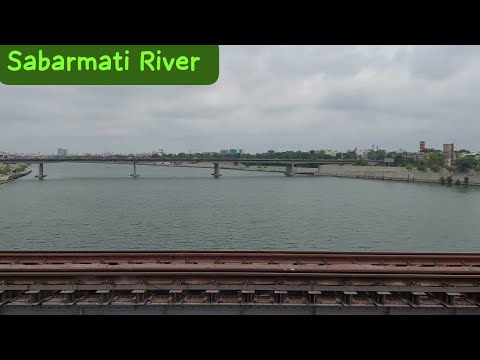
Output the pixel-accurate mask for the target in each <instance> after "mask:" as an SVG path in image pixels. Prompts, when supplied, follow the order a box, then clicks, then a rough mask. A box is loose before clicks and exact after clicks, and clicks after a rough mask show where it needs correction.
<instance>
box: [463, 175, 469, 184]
mask: <svg viewBox="0 0 480 360" xmlns="http://www.w3.org/2000/svg"><path fill="white" fill-rule="evenodd" d="M463 183H464V184H468V176H465V177H464V178H463Z"/></svg>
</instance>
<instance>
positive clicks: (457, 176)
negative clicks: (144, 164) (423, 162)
mask: <svg viewBox="0 0 480 360" xmlns="http://www.w3.org/2000/svg"><path fill="white" fill-rule="evenodd" d="M156 165H157V166H172V165H170V164H169V163H157V164H156ZM173 166H180V167H194V168H213V163H190V164H188V163H187V164H178V165H173ZM220 168H221V169H229V170H244V171H266V172H278V173H284V172H285V166H257V165H243V164H239V165H234V164H232V163H231V162H221V163H220ZM295 173H296V174H298V175H316V176H330V177H348V178H360V179H371V180H393V181H405V182H424V183H437V184H438V183H441V182H442V178H443V180H444V183H448V178H449V177H451V179H452V182H451V183H452V184H455V183H456V182H457V180H458V182H460V184H465V177H467V178H468V185H476V186H480V174H478V173H476V172H475V171H473V170H470V171H469V172H467V173H458V172H449V171H448V170H446V169H442V170H440V171H438V172H433V171H431V170H424V171H419V170H417V169H410V170H408V169H406V168H401V167H386V166H356V165H334V164H327V165H320V166H319V167H318V168H302V167H298V166H297V167H295Z"/></svg>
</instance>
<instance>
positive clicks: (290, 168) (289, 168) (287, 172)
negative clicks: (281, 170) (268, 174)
mask: <svg viewBox="0 0 480 360" xmlns="http://www.w3.org/2000/svg"><path fill="white" fill-rule="evenodd" d="M285 175H287V176H294V175H295V164H287V169H286V170H285Z"/></svg>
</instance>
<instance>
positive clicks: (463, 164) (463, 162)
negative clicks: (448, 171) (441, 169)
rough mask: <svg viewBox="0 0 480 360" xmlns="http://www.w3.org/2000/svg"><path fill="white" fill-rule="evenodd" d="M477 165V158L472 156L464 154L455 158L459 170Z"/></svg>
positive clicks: (465, 169)
mask: <svg viewBox="0 0 480 360" xmlns="http://www.w3.org/2000/svg"><path fill="white" fill-rule="evenodd" d="M475 165H477V160H475V158H474V157H472V156H464V157H462V158H459V159H457V160H455V166H456V168H457V169H458V170H459V171H468V170H469V169H473V168H474V167H475Z"/></svg>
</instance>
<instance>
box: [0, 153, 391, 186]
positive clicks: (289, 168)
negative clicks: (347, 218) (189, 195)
mask: <svg viewBox="0 0 480 360" xmlns="http://www.w3.org/2000/svg"><path fill="white" fill-rule="evenodd" d="M0 162H2V163H4V164H12V163H26V164H38V175H36V176H35V177H36V178H38V179H39V180H43V179H44V178H45V177H46V176H47V175H46V174H45V171H44V164H48V163H61V162H68V163H118V164H132V165H133V174H131V175H130V176H132V177H133V178H136V177H138V176H139V174H138V173H137V164H138V165H141V164H144V163H154V162H155V163H156V162H170V163H176V164H181V163H200V162H208V163H213V166H214V171H213V174H212V175H213V176H214V177H215V178H218V177H220V176H222V174H221V173H220V164H221V163H222V162H231V163H244V164H248V163H250V164H252V163H262V164H281V165H285V166H286V168H285V175H287V176H294V175H295V165H297V164H317V165H322V164H354V163H355V160H338V159H332V160H329V159H308V160H306V159H240V158H227V157H225V158H195V157H187V158H175V159H169V158H164V157H131V156H123V157H116V156H110V157H85V156H67V157H60V156H52V157H15V158H4V159H0ZM379 162H382V161H381V160H376V161H372V163H379Z"/></svg>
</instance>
